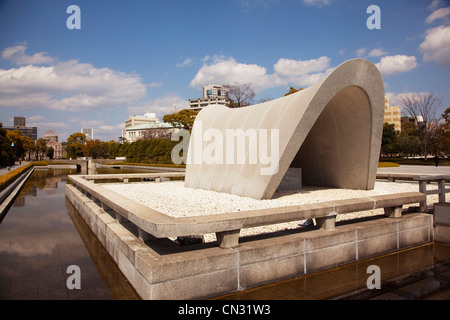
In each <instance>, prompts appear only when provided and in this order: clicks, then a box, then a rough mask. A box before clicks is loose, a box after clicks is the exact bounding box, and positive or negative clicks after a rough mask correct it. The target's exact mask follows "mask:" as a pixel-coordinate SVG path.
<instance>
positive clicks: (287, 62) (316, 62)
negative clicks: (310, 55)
mask: <svg viewBox="0 0 450 320" xmlns="http://www.w3.org/2000/svg"><path fill="white" fill-rule="evenodd" d="M329 64H330V58H328V57H325V56H323V57H320V58H319V59H311V60H305V61H302V60H292V59H284V58H281V59H279V60H278V62H277V63H276V64H275V66H274V68H275V72H276V73H277V75H279V76H301V75H305V74H308V73H313V72H320V71H323V70H324V69H326V68H327V67H328V65H329Z"/></svg>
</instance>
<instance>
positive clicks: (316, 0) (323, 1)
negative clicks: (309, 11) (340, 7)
mask: <svg viewBox="0 0 450 320" xmlns="http://www.w3.org/2000/svg"><path fill="white" fill-rule="evenodd" d="M303 3H304V4H306V5H307V6H314V7H322V6H324V5H325V6H327V5H329V4H330V0H303Z"/></svg>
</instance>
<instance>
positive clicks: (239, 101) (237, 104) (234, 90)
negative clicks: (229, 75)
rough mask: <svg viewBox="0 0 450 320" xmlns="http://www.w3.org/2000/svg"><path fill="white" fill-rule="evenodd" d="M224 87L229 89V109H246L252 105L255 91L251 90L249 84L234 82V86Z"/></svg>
mask: <svg viewBox="0 0 450 320" xmlns="http://www.w3.org/2000/svg"><path fill="white" fill-rule="evenodd" d="M225 87H226V88H228V89H229V91H228V98H229V99H230V101H231V103H230V105H229V107H230V108H241V107H246V106H249V105H251V104H252V103H253V99H254V98H255V91H254V90H253V89H252V84H251V83H242V84H240V83H237V82H235V83H234V85H226V86H225Z"/></svg>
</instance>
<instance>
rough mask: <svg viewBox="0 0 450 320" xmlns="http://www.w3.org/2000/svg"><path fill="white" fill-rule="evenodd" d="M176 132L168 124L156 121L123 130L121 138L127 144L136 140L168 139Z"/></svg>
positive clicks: (175, 129)
mask: <svg viewBox="0 0 450 320" xmlns="http://www.w3.org/2000/svg"><path fill="white" fill-rule="evenodd" d="M177 130H179V129H178V128H175V127H174V126H173V125H171V124H170V123H166V122H160V121H157V122H153V123H144V124H138V125H135V126H131V127H128V128H125V129H124V130H123V137H124V138H126V140H127V141H128V142H135V141H136V140H138V139H158V138H165V139H170V137H171V135H172V133H173V132H175V131H177Z"/></svg>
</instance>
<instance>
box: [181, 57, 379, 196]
mask: <svg viewBox="0 0 450 320" xmlns="http://www.w3.org/2000/svg"><path fill="white" fill-rule="evenodd" d="M383 118H384V85H383V80H382V77H381V74H380V72H379V71H378V69H377V67H376V66H375V65H374V64H373V63H371V62H369V61H367V60H364V59H353V60H349V61H347V62H345V63H343V64H341V65H340V66H339V67H337V68H336V69H335V70H334V71H333V72H331V73H330V74H329V75H328V76H327V77H326V78H325V79H323V80H322V81H320V82H318V83H317V84H315V85H313V86H311V87H309V88H307V89H305V90H302V91H299V92H297V93H295V94H291V95H289V96H286V97H282V98H279V99H275V100H272V101H269V102H265V103H261V104H258V105H253V106H249V107H245V108H239V109H230V108H227V107H224V106H219V105H216V106H209V107H207V108H205V109H203V110H202V111H201V112H200V113H199V114H198V115H197V118H196V121H195V123H194V128H193V130H192V134H191V139H190V143H189V151H188V156H187V159H188V160H187V166H186V177H185V186H186V187H190V188H198V189H206V190H214V191H218V192H224V193H231V194H236V195H240V196H246V197H251V198H255V199H270V198H272V196H273V195H274V193H275V192H276V190H277V189H278V187H279V186H280V184H281V183H282V181H284V180H283V179H286V178H287V177H288V175H287V173H288V172H289V174H292V173H294V174H295V172H297V171H296V170H295V168H301V172H302V175H303V177H302V180H303V183H304V184H306V185H316V186H325V187H335V188H346V189H362V190H369V189H373V187H374V183H375V176H376V171H377V167H378V159H379V154H380V148H381V136H382V130H383ZM255 159H256V161H255Z"/></svg>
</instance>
